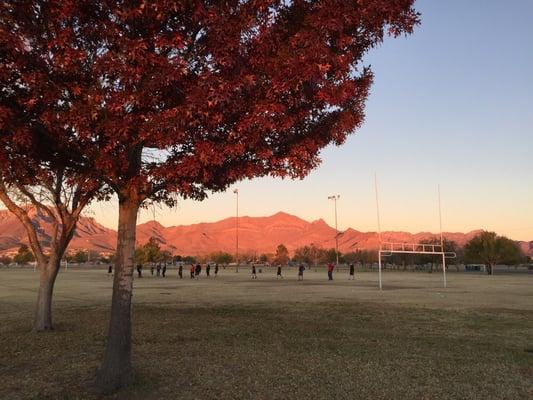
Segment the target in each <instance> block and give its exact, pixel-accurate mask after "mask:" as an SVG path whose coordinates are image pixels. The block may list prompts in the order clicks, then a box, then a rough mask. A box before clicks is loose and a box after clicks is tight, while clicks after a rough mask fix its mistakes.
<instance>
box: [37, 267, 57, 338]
mask: <svg viewBox="0 0 533 400" xmlns="http://www.w3.org/2000/svg"><path fill="white" fill-rule="evenodd" d="M39 271H40V276H39V292H38V295H37V309H36V311H35V319H34V321H33V329H34V330H35V331H36V332H43V331H50V330H52V329H54V325H53V322H52V295H53V292H54V284H55V281H56V278H57V273H58V271H59V260H57V261H56V260H54V259H50V261H48V263H46V264H44V265H39Z"/></svg>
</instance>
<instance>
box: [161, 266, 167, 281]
mask: <svg viewBox="0 0 533 400" xmlns="http://www.w3.org/2000/svg"><path fill="white" fill-rule="evenodd" d="M166 273H167V263H164V264H163V269H162V275H163V278H164V277H165V274H166Z"/></svg>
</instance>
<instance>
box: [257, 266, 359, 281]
mask: <svg viewBox="0 0 533 400" xmlns="http://www.w3.org/2000/svg"><path fill="white" fill-rule="evenodd" d="M334 269H335V264H333V263H329V264H328V267H327V271H328V280H330V281H332V280H333V271H334ZM304 272H305V265H304V264H300V265H299V266H298V280H299V281H303V280H304ZM252 279H257V270H256V268H255V265H252ZM276 279H283V275H282V273H281V265H278V267H277V271H276ZM348 279H350V280H353V279H355V265H354V264H353V263H351V264H350V272H349V277H348Z"/></svg>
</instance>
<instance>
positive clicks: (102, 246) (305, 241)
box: [0, 210, 533, 255]
mask: <svg viewBox="0 0 533 400" xmlns="http://www.w3.org/2000/svg"><path fill="white" fill-rule="evenodd" d="M30 215H31V218H32V220H33V223H34V224H35V225H36V226H37V228H38V231H39V233H40V235H41V237H42V238H43V241H44V242H45V245H46V242H47V240H49V232H51V224H50V221H49V219H48V218H47V216H45V215H43V214H42V213H40V212H39V211H36V210H30ZM238 224H239V252H240V253H241V254H250V253H254V254H262V253H274V252H275V249H276V247H277V246H278V245H279V244H284V245H285V246H286V247H287V249H288V250H289V252H291V253H292V252H293V251H294V250H295V249H296V248H298V247H301V246H304V245H309V244H312V243H313V244H315V245H316V246H319V247H322V248H333V247H335V229H334V228H332V227H331V226H329V225H328V224H327V223H326V222H325V221H324V220H322V219H318V220H316V221H312V222H308V221H305V220H303V219H301V218H299V217H297V216H294V215H290V214H287V213H284V212H278V213H277V214H274V215H271V216H269V217H239V221H238ZM479 232H481V231H480V230H475V231H471V232H467V233H461V232H446V233H444V236H445V237H446V239H448V240H452V241H454V242H456V243H457V244H458V245H459V246H464V244H465V243H466V242H468V241H469V240H470V239H472V238H473V237H474V236H476V235H477V234H478V233H479ZM150 237H155V238H156V239H157V240H158V241H159V242H160V243H161V247H162V248H163V249H166V250H170V251H171V252H172V253H173V254H182V255H205V254H208V253H211V252H214V251H226V252H229V253H234V252H235V247H236V246H235V243H236V219H235V217H232V218H226V219H223V220H221V221H217V222H210V223H199V224H192V225H179V226H170V227H165V226H163V225H161V224H160V223H159V222H157V221H150V222H146V223H143V224H139V225H138V226H137V244H138V245H140V244H144V243H146V242H147V241H148V239H149V238H150ZM434 237H435V234H433V233H430V232H419V233H415V234H413V233H409V232H392V231H390V232H382V239H383V241H387V242H395V243H419V242H420V241H422V240H427V239H431V238H434ZM338 240H339V250H340V251H341V252H350V251H356V250H358V249H360V250H370V249H377V248H378V243H379V241H378V236H377V234H376V232H360V231H357V230H355V229H352V228H349V229H347V230H345V231H343V232H341V233H339V236H338ZM27 242H28V241H27V238H26V232H25V230H24V228H23V226H22V225H21V224H20V222H19V221H18V219H17V218H16V217H15V216H14V215H12V214H11V213H10V212H9V211H7V210H0V253H14V252H16V251H17V249H18V247H19V246H20V245H21V244H27ZM519 244H520V246H521V247H522V249H523V250H524V252H525V253H526V254H528V255H533V241H530V242H519ZM115 245H116V231H114V230H113V229H109V228H106V227H104V226H103V225H101V224H99V223H98V222H97V221H96V220H95V219H94V218H90V217H82V218H81V219H80V221H79V222H78V226H77V229H76V233H75V235H74V237H73V239H72V242H71V244H70V246H69V250H70V251H74V250H78V249H83V250H91V251H96V252H99V253H111V252H113V251H114V249H115Z"/></svg>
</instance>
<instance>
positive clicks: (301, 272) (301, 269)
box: [298, 264, 305, 281]
mask: <svg viewBox="0 0 533 400" xmlns="http://www.w3.org/2000/svg"><path fill="white" fill-rule="evenodd" d="M304 271H305V267H304V265H303V264H300V266H299V267H298V280H299V281H303V280H304Z"/></svg>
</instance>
